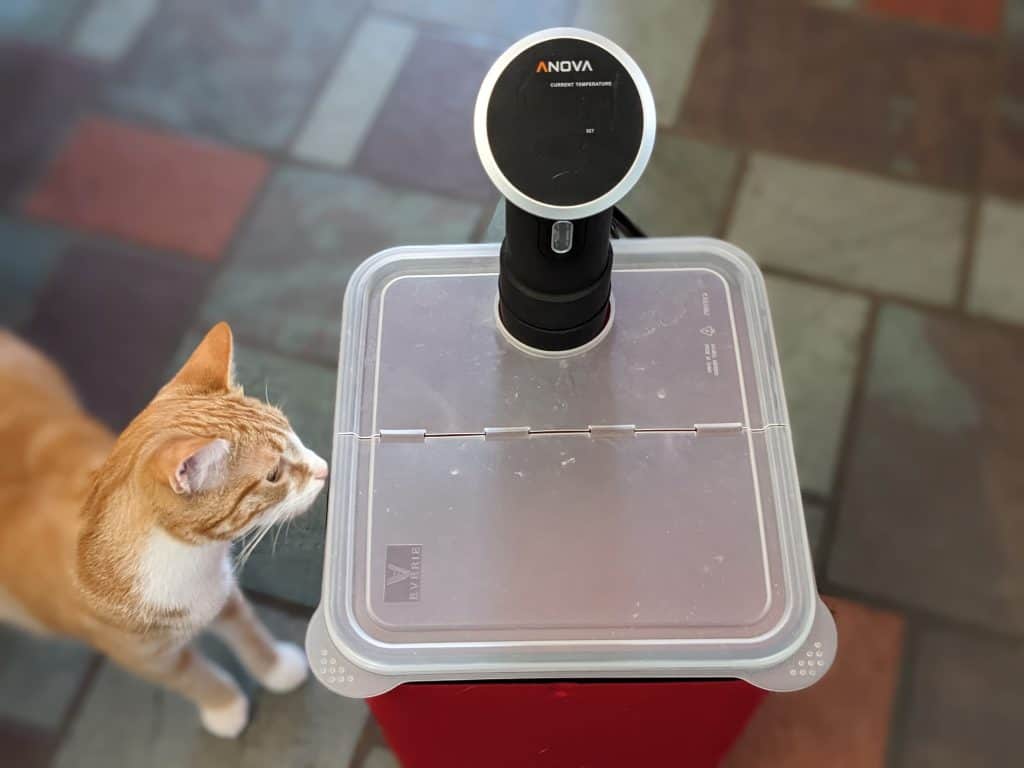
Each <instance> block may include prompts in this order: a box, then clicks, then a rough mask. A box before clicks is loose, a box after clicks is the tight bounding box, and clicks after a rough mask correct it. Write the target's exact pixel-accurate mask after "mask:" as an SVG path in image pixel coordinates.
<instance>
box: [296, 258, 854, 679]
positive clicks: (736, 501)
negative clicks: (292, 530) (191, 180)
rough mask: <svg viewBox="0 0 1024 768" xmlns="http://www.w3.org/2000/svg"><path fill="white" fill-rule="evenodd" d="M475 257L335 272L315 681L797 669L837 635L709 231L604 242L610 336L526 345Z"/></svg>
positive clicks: (745, 331)
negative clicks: (338, 327)
mask: <svg viewBox="0 0 1024 768" xmlns="http://www.w3.org/2000/svg"><path fill="white" fill-rule="evenodd" d="M497 261H498V247H497V245H480V246H466V247H463V246H451V247H447V246H438V247H423V248H402V249H395V250H391V251H386V252H384V253H381V254H378V255H377V256H375V257H374V258H372V259H370V260H369V261H367V262H366V263H365V264H364V265H363V266H362V267H361V268H360V269H359V270H358V271H357V273H356V274H355V275H354V276H353V278H352V281H351V283H350V285H349V288H348V293H347V295H346V301H345V311H344V319H343V324H342V344H341V356H340V361H339V386H338V402H337V411H336V419H335V422H336V423H335V433H336V434H335V445H334V459H333V464H334V466H333V474H332V481H331V494H330V502H329V516H328V528H327V547H326V560H325V568H324V589H323V600H322V603H321V606H320V608H319V610H318V611H317V614H316V616H315V617H314V619H313V622H312V623H311V627H310V632H309V636H308V648H309V653H310V658H311V659H312V660H313V666H314V671H315V672H316V674H317V675H318V676H319V677H320V679H321V680H322V681H323V682H324V683H325V684H326V685H328V686H329V687H331V688H333V689H335V690H337V691H338V692H340V693H344V694H347V695H352V696H370V695H375V694H377V693H382V692H384V691H386V690H388V689H390V688H392V687H394V686H396V685H398V684H400V683H403V682H409V681H416V680H453V679H502V678H536V677H559V678H586V677H631V678H638V677H643V678H648V677H675V678H691V677H724V676H727V677H739V678H744V679H747V680H749V681H751V682H753V683H755V684H757V685H759V686H761V687H765V688H772V689H780V690H781V689H792V688H799V687H804V686H806V685H809V684H810V683H812V682H814V681H815V679H817V678H819V677H820V676H821V675H822V674H824V672H825V670H827V668H828V665H829V664H830V663H831V660H832V657H833V654H834V650H835V630H834V626H833V624H832V620H831V616H830V615H829V614H828V612H827V610H825V609H824V607H823V605H822V604H821V602H820V600H819V599H818V596H817V592H816V589H815V585H814V577H813V571H812V568H811V561H810V555H809V549H808V544H807V540H806V534H805V528H804V522H803V511H802V506H801V501H800V493H799V485H798V482H797V477H796V468H795V463H794V459H793V452H792V441H791V435H790V431H789V428H788V426H787V425H788V418H787V414H786V406H785V400H784V396H783V390H782V380H781V376H780V372H779V368H778V361H777V356H776V351H775V343H774V339H773V337H772V330H771V321H770V317H769V313H768V306H767V301H766V297H765V291H764V284H763V281H762V280H761V277H760V273H759V272H758V270H757V268H756V267H755V266H754V264H753V262H751V261H750V259H749V258H748V257H747V256H746V255H744V254H743V253H742V252H740V251H738V250H737V249H735V248H733V247H732V246H729V245H727V244H725V243H721V242H719V241H714V240H704V239H689V238H674V239H649V240H620V241H616V243H615V264H616V270H615V274H614V278H613V295H614V303H615V308H614V319H613V321H612V323H611V326H610V328H609V331H608V333H607V335H606V336H605V337H603V338H602V339H601V340H600V341H599V342H598V343H596V344H595V345H593V347H592V348H591V349H589V350H587V351H585V352H582V353H578V354H574V355H549V356H543V355H536V354H531V353H530V352H529V351H527V350H523V349H521V348H519V347H518V346H517V345H516V343H515V342H514V341H513V340H511V339H510V338H508V337H507V336H506V335H505V334H504V333H503V332H502V329H501V328H500V323H499V322H498V321H497V320H496V311H495V296H496V290H497V279H496V278H497V267H498V264H497ZM339 656H340V657H341V660H339V659H338V657H339ZM798 662H802V663H798ZM339 669H342V670H343V671H342V672H339V671H338V670H339Z"/></svg>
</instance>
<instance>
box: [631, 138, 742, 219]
mask: <svg viewBox="0 0 1024 768" xmlns="http://www.w3.org/2000/svg"><path fill="white" fill-rule="evenodd" d="M737 165H738V158H737V153H736V152H735V151H734V150H731V149H726V148H725V147H718V146H715V145H713V144H705V143H704V142H700V141H693V140H691V139H687V138H683V137H682V136H676V135H673V134H670V133H661V134H660V135H659V136H658V138H657V140H656V141H655V143H654V153H653V154H652V155H651V160H650V163H648V165H647V170H645V171H644V174H643V176H641V177H640V181H638V182H637V185H636V186H635V187H633V190H632V191H631V192H630V193H629V194H628V195H627V196H626V197H625V198H624V199H623V200H622V202H620V203H619V207H620V208H621V209H622V210H623V211H625V212H626V214H627V215H628V216H629V217H630V218H631V219H632V220H633V221H634V222H635V223H636V225H637V226H638V227H640V229H641V230H643V232H644V233H645V234H646V235H648V236H651V237H665V236H672V235H675V236H680V235H686V236H692V235H713V234H715V233H716V230H717V228H718V225H719V223H720V222H721V220H722V215H723V212H724V209H725V207H726V205H728V202H729V200H728V198H729V191H730V189H731V188H732V180H733V176H734V175H735V173H736V167H737Z"/></svg>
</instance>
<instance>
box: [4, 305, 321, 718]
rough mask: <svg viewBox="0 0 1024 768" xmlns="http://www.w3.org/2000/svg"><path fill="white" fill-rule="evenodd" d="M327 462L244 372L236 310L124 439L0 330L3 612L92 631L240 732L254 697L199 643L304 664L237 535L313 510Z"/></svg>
mask: <svg viewBox="0 0 1024 768" xmlns="http://www.w3.org/2000/svg"><path fill="white" fill-rule="evenodd" d="M115 375H116V374H115ZM326 477H327V464H326V463H325V462H324V460H323V459H321V458H320V457H319V456H317V455H316V454H315V453H313V452H312V451H310V450H308V449H307V448H305V447H304V446H303V445H302V442H301V441H300V440H299V438H298V437H296V435H295V433H294V432H292V430H291V427H290V426H289V424H288V420H287V419H286V418H285V417H284V415H283V414H282V413H281V412H280V411H278V410H277V409H276V408H273V407H271V406H269V405H267V404H265V403H263V402H261V401H259V400H255V399H253V398H249V397H246V396H245V395H244V394H243V392H242V390H241V388H239V387H237V386H236V385H235V384H234V382H233V380H232V338H231V329H230V328H229V327H228V326H227V324H225V323H221V324H220V325H217V326H216V327H215V328H213V330H211V331H210V332H209V334H207V336H206V338H205V339H203V341H202V343H201V344H200V345H199V346H198V348H197V349H196V350H195V352H193V353H192V356H191V357H190V358H189V360H188V362H187V363H185V365H184V367H183V368H182V369H181V371H179V372H178V374H177V375H176V376H175V377H174V378H173V379H172V380H171V382H170V383H169V384H167V385H166V386H165V387H164V388H163V389H161V390H160V392H159V393H157V396H156V397H155V398H154V399H153V402H151V403H150V404H149V405H148V406H147V407H146V409H145V410H144V411H142V413H140V414H139V415H138V416H137V417H136V418H135V420H134V421H133V422H132V423H131V424H130V425H128V428H127V429H125V430H124V432H123V433H122V434H121V436H120V437H118V438H117V439H116V440H115V438H114V436H113V435H112V434H111V433H110V432H109V431H108V430H107V429H105V428H104V427H103V426H102V425H101V424H99V423H98V422H96V421H95V420H94V419H92V418H90V417H89V416H88V415H87V414H86V413H85V412H84V411H83V410H82V409H81V407H80V406H79V404H78V402H77V401H76V399H75V396H74V394H73V392H72V390H71V388H70V386H69V385H68V384H67V382H66V380H65V378H64V377H63V375H62V374H61V373H60V371H59V370H57V368H56V367H55V366H54V365H53V364H52V363H50V362H49V361H48V360H46V359H45V358H44V357H43V356H42V355H40V354H39V353H38V352H36V351H35V350H33V349H31V348H30V347H28V346H27V345H25V344H24V343H22V342H20V341H19V340H18V339H16V338H15V337H14V336H13V335H11V334H9V333H7V332H5V331H3V330H2V329H0V619H3V620H6V621H10V622H13V623H14V624H16V625H19V626H21V627H23V628H26V629H30V630H35V631H37V632H44V633H45V632H53V633H59V634H62V635H70V636H72V637H75V638H78V639H79V640H82V641H83V642H86V643H88V644H90V645H92V646H94V647H95V648H97V649H99V650H100V651H102V652H103V653H105V654H107V655H108V656H109V657H110V658H112V659H113V660H115V661H116V662H118V663H119V664H121V665H123V666H124V667H127V668H128V669H130V670H132V671H134V672H136V673H137V674H139V675H140V676H142V677H145V678H147V679H149V680H152V681H153V682H156V683H159V684H161V685H164V686H166V687H167V688H170V689H172V690H174V691H177V692H179V693H180V694H182V695H184V696H186V697H188V698H189V699H191V700H192V701H194V702H195V704H196V706H198V708H199V713H200V717H201V719H202V722H203V725H205V726H206V728H207V729H208V730H209V731H211V732H212V733H214V734H217V735H218V736H224V737H234V736H237V735H238V734H239V733H240V732H241V731H242V729H243V728H244V727H245V724H246V722H247V721H248V717H249V704H248V701H247V700H246V697H245V696H244V695H243V693H242V692H241V690H240V689H239V687H238V686H237V685H236V684H235V682H234V681H233V680H232V679H231V677H230V676H229V675H227V674H226V673H225V672H224V671H223V670H221V669H219V668H218V667H216V666H215V665H214V664H212V663H211V662H210V661H208V660H207V659H206V658H204V657H203V656H202V654H201V653H200V652H199V651H198V650H196V649H195V648H194V647H193V646H192V645H191V641H192V640H193V639H194V638H195V637H196V635H198V634H199V633H200V632H201V631H203V630H205V629H211V630H212V631H214V632H216V633H217V634H218V635H219V636H220V637H222V638H223V639H224V640H225V641H226V642H227V643H228V645H229V646H231V648H232V649H233V650H234V652H235V653H236V654H237V655H238V656H239V658H240V659H241V661H242V662H243V664H245V666H246V667H247V668H248V669H249V670H250V671H251V673H252V674H253V676H254V677H256V678H257V679H258V680H259V681H260V682H261V683H262V684H263V685H264V686H266V687H267V688H269V689H270V690H272V691H281V692H283V691H289V690H292V689H293V688H296V687H297V686H299V685H300V684H301V683H302V682H303V681H304V680H305V678H306V676H307V674H308V668H307V665H306V658H305V654H304V653H303V652H302V650H301V649H300V648H298V647H297V646H295V645H293V644H290V643H281V642H275V641H274V639H273V638H272V637H271V635H270V633H269V632H268V631H267V629H266V628H265V627H264V626H263V625H262V624H261V623H260V621H259V620H258V619H257V618H256V616H255V615H254V614H253V611H252V609H251V608H250V607H249V604H248V603H247V602H246V600H245V598H244V597H243V596H242V593H241V591H240V590H239V588H238V586H237V585H236V583H235V579H234V575H233V569H232V554H231V543H232V541H233V540H234V539H237V538H238V537H240V536H242V535H244V534H247V533H256V534H258V533H259V532H260V531H262V530H265V529H266V528H268V527H269V526H271V525H273V524H274V523H277V522H281V521H283V520H288V519H289V518H292V517H294V516H296V515H299V514H301V513H302V512H304V511H305V510H306V509H308V508H309V506H310V504H312V502H313V500H314V499H315V498H316V496H317V494H318V493H319V492H320V490H321V489H322V488H323V485H324V481H325V479H326Z"/></svg>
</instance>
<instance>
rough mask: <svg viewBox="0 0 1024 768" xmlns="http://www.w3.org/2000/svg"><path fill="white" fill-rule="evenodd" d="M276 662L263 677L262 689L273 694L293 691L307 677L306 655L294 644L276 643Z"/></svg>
mask: <svg viewBox="0 0 1024 768" xmlns="http://www.w3.org/2000/svg"><path fill="white" fill-rule="evenodd" d="M276 648H277V661H275V662H274V666H272V667H271V668H270V671H269V672H267V674H266V675H265V676H264V678H263V680H262V681H261V682H262V683H263V687H264V688H266V689H267V690H268V691H273V692H274V693H288V692H289V691H294V690H295V689H296V688H298V687H299V686H300V685H302V684H303V683H304V682H306V678H307V677H309V664H308V663H307V662H306V654H305V652H303V650H302V649H301V648H299V646H297V645H295V644H294V643H278V644H277V646H276Z"/></svg>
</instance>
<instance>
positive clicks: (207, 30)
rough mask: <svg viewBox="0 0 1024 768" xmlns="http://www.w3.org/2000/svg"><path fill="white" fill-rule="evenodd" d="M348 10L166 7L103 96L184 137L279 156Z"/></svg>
mask: <svg viewBox="0 0 1024 768" xmlns="http://www.w3.org/2000/svg"><path fill="white" fill-rule="evenodd" d="M356 9H357V3H356V2H354V1H352V2H350V1H349V0H309V2H305V3H303V4H302V9H301V10H302V12H301V13H296V6H295V5H294V3H291V2H288V0H261V2H258V3H235V4H234V5H233V6H232V12H231V13H222V12H221V9H220V6H219V4H217V3H205V2H196V1H195V0H165V2H164V3H163V4H162V6H161V8H160V11H159V12H158V13H157V15H156V17H155V18H154V19H153V20H152V21H151V23H150V24H149V26H148V27H147V30H146V32H145V34H144V35H143V37H142V39H141V40H140V41H139V42H138V44H137V45H136V46H135V47H134V49H133V50H132V52H131V54H130V55H129V56H128V58H127V59H126V60H125V61H124V62H122V66H120V67H119V69H118V73H119V74H118V76H117V77H116V78H115V80H114V82H113V83H112V84H111V85H110V87H109V88H108V89H107V101H108V103H109V104H110V105H111V106H113V107H114V108H116V109H117V110H119V111H121V112H123V113H125V114H128V115H138V116H142V117H146V118H151V119H155V120H159V121H161V122H163V123H166V124H167V125H169V126H171V127H173V128H177V129H179V130H182V131H186V132H190V133H197V134H201V135H204V136H210V137H214V138H221V139H229V140H234V141H238V142H242V143H243V144H247V145H252V146H256V147H262V148H280V147H283V146H284V145H285V144H286V143H287V141H288V140H289V138H290V137H291V135H292V132H293V131H295V130H296V129H297V128H298V126H299V123H300V121H301V119H302V116H303V114H304V113H305V111H306V110H307V109H308V108H309V107H310V106H311V104H312V103H313V100H314V98H315V96H316V93H317V89H318V87H319V86H320V83H321V80H322V79H323V78H324V77H325V76H326V74H327V73H328V72H329V71H330V67H331V66H332V65H333V62H334V59H335V57H336V54H337V50H338V47H339V46H340V45H341V42H342V41H343V40H344V39H345V35H346V34H347V32H348V30H349V28H350V27H351V24H352V22H353V19H354V17H355V12H356Z"/></svg>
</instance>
